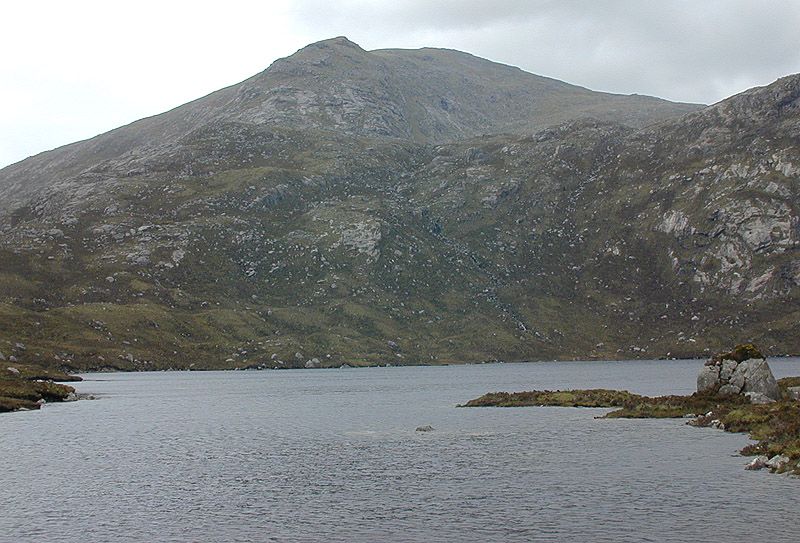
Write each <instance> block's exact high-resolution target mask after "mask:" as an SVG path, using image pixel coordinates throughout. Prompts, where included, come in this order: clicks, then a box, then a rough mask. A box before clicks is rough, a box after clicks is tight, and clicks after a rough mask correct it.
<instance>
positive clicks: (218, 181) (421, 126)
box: [0, 38, 800, 370]
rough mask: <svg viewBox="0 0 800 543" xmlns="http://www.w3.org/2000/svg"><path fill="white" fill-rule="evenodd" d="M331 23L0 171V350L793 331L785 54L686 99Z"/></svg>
mask: <svg viewBox="0 0 800 543" xmlns="http://www.w3.org/2000/svg"><path fill="white" fill-rule="evenodd" d="M345 40H346V38H334V39H332V40H325V41H323V42H318V43H316V44H311V45H309V46H307V47H305V48H303V49H301V50H300V51H298V52H297V53H295V54H294V55H292V56H290V57H287V58H286V59H281V60H278V61H276V62H275V63H273V64H272V65H271V66H270V67H269V68H267V69H266V70H265V71H263V72H261V73H259V74H256V75H255V76H253V77H251V78H249V79H247V80H245V81H244V82H242V83H240V84H237V85H233V86H230V87H227V88H225V89H222V90H220V91H217V92H215V93H212V94H210V95H208V96H206V97H203V98H201V99H198V100H195V101H194V102H190V103H189V104H185V105H184V106H180V107H178V108H175V109H173V110H170V111H169V112H166V113H164V114H161V115H158V116H155V117H150V118H147V119H143V120H141V121H137V122H136V123H133V124H131V125H127V126H126V127H122V128H120V129H117V130H114V131H111V132H109V133H106V134H103V135H101V136H98V137H96V138H93V139H91V140H87V141H84V142H79V143H76V144H72V145H70V146H66V147H63V148H60V149H57V150H54V151H50V152H48V153H45V154H43V155H39V156H37V157H32V158H30V159H27V160H25V161H23V162H21V163H18V164H15V165H12V166H9V167H7V168H4V169H2V170H0V234H1V235H0V262H3V265H2V267H0V324H2V327H0V330H2V332H0V353H2V354H3V355H4V356H11V355H13V356H15V357H16V358H18V359H20V360H22V359H25V360H26V361H28V362H35V363H40V364H45V365H56V366H60V367H65V368H71V369H137V370H142V369H164V368H170V367H172V368H188V367H194V368H198V369H199V368H235V367H239V368H246V367H258V368H267V367H269V368H285V367H318V366H339V365H342V364H348V365H375V364H387V363H390V364H421V363H434V364H441V363H459V362H481V361H491V360H541V359H554V358H631V357H637V358H640V357H667V356H702V355H703V354H704V353H705V352H706V351H717V350H720V348H722V347H724V346H726V345H729V344H731V343H735V342H737V341H741V340H742V339H750V340H753V341H757V342H758V343H759V344H760V345H763V346H764V347H765V349H768V350H769V351H770V352H771V353H778V352H780V353H794V354H796V353H798V352H800V344H799V343H798V334H797V333H796V322H798V318H800V307H798V299H800V296H799V295H800V259H798V256H797V255H798V253H797V251H798V249H799V248H800V222H799V221H798V217H799V216H800V213H798V209H797V202H798V184H799V183H800V145H799V143H800V128H799V127H800V113H798V102H797V97H798V96H799V95H800V90H799V89H800V76H791V77H787V78H782V79H781V80H779V81H777V82H776V83H773V84H772V85H769V86H767V87H763V88H759V89H752V90H750V91H746V92H744V93H742V94H740V95H737V96H734V97H731V98H730V99H728V100H725V101H723V102H720V103H718V104H715V105H713V106H709V107H705V108H702V109H699V108H698V107H696V106H692V105H681V104H671V103H669V102H665V101H662V100H658V99H652V98H643V97H630V96H628V97H625V96H619V95H606V94H602V93H593V92H592V91H588V90H586V89H582V88H580V87H574V86H572V85H568V84H566V83H563V82H557V81H555V80H549V79H547V78H540V77H539V76H534V75H532V74H526V73H525V72H522V71H521V70H519V69H516V68H511V67H508V66H503V65H499V64H496V63H491V62H489V61H485V60H482V59H478V58H477V57H471V56H469V55H467V54H462V53H458V52H453V51H450V50H441V49H420V50H410V51H409V50H391V49H390V50H377V51H365V50H363V49H361V48H360V47H358V46H357V45H355V44H352V42H349V41H345ZM19 345H22V346H23V347H19Z"/></svg>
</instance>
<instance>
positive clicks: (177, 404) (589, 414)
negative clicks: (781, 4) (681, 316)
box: [0, 359, 800, 543]
mask: <svg viewBox="0 0 800 543" xmlns="http://www.w3.org/2000/svg"><path fill="white" fill-rule="evenodd" d="M699 364H700V363H699V362H696V361H695V362H686V361H677V362H642V361H639V362H586V363H584V362H559V363H555V362H554V363H536V364H500V365H483V366H460V367H441V368H435V367H427V368H426V367H421V368H373V369H341V370H297V371H264V372H208V373H184V372H181V373H137V374H92V375H86V376H85V377H86V379H87V380H86V381H85V382H83V383H79V384H78V389H79V391H81V392H86V393H93V394H97V395H99V396H100V397H101V398H100V399H99V400H97V401H81V402H75V403H70V404H59V405H48V406H45V408H44V409H43V410H42V411H40V412H29V413H14V414H5V415H0V460H2V467H0V489H2V490H0V541H4V542H5V541H8V542H15V543H16V542H33V541H47V542H50V541H52V542H61V541H65V542H66V541H69V542H73V541H91V542H95V541H96V542H121V541H126V542H127V541H147V542H161V541H176V542H188V541H204V542H205V541H207V542H217V541H219V542H234V541H320V542H323V541H324V542H327V541H356V542H372V541H419V542H423V541H424V542H437V541H492V542H494V541H498V542H499V541H587V542H590V541H592V542H598V541H613V542H623V541H659V542H661V541H664V542H669V541H675V542H685V541H693V542H694V541H705V542H729V541H744V540H749V539H751V536H752V537H756V536H757V539H758V540H759V541H771V542H783V541H787V542H788V541H792V542H795V541H798V526H799V525H798V514H799V513H800V500H798V497H799V496H800V480H798V479H792V478H788V477H785V476H776V475H769V474H767V473H764V472H749V471H745V470H743V469H742V468H743V466H744V464H745V463H746V462H747V459H745V458H743V457H740V456H737V455H736V451H737V450H738V449H739V448H741V447H742V446H744V445H745V444H746V443H747V440H746V438H745V436H743V435H736V434H729V433H724V432H720V431H717V430H711V429H697V428H692V427H688V426H686V425H685V424H684V421H682V420H595V419H594V417H595V416H596V415H599V414H602V413H604V412H606V410H597V409H571V408H556V407H543V408H538V407H533V408H516V409H502V408H483V409H456V408H455V407H454V406H455V405H456V404H457V403H461V402H465V401H466V400H468V399H471V398H473V397H476V396H479V395H481V394H483V393H484V392H488V391H496V390H525V389H533V388H538V389H544V388H548V389H555V388H588V387H604V388H625V389H628V390H631V391H633V392H638V393H643V394H664V393H690V392H692V390H693V387H694V378H695V374H696V372H697V369H698V367H699ZM770 364H771V365H772V368H773V371H774V372H775V374H776V376H779V377H780V376H784V375H791V374H793V375H800V360H798V359H781V360H771V361H770ZM425 424H430V425H432V426H433V427H434V428H435V431H434V432H430V433H417V432H415V431H414V429H415V428H416V427H417V426H420V425H425Z"/></svg>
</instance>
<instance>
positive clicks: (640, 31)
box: [0, 0, 800, 167]
mask: <svg viewBox="0 0 800 543" xmlns="http://www.w3.org/2000/svg"><path fill="white" fill-rule="evenodd" d="M2 17H3V25H2V31H0V51H2V54H0V167H2V166H5V165H8V164H11V163H13V162H16V161H19V160H22V159H23V158H25V157H27V156H29V155H33V154H36V153H39V152H41V151H45V150H48V149H52V148H54V147H57V146H59V145H63V144H66V143H70V142H72V141H76V140H79V139H85V138H88V137H91V136H94V135H96V134H98V133H101V132H105V131H107V130H110V129H112V128H115V127H117V126H120V125H122V124H127V123H129V122H132V121H134V120H136V119H139V118H141V117H145V116H149V115H154V114H157V113H160V112H162V111H165V110H167V109H170V108H172V107H175V106H178V105H180V104H182V103H185V102H187V101H189V100H192V99H194V98H198V97H200V96H203V95H205V94H208V93H209V92H212V91H214V90H217V89H219V88H221V87H224V86H228V85H231V84H233V83H237V82H239V81H241V80H243V79H246V78H247V77H249V76H251V75H253V74H255V73H257V72H259V71H261V70H263V69H264V68H266V67H267V66H268V65H269V64H270V63H271V62H272V61H273V60H275V59H276V58H280V57H283V56H287V55H290V54H292V53H293V52H294V51H296V50H297V49H299V48H301V47H303V46H304V45H306V44H308V43H311V42H314V41H319V40H321V39H325V38H330V37H334V36H340V35H344V36H347V37H348V38H350V39H351V40H353V41H355V42H356V43H358V44H360V45H361V46H362V47H364V48H365V49H379V48H392V47H398V48H417V47H425V46H433V47H447V48H452V49H459V50H462V51H467V52H470V53H473V54H475V55H478V56H481V57H485V58H489V59H491V60H494V61H497V62H502V63H505V64H512V65H515V66H519V67H520V68H522V69H524V70H526V71H529V72H533V73H536V74H541V75H546V76H549V77H555V78H557V79H562V80H564V81H568V82H570V83H574V84H578V85H583V86H586V87H589V88H591V89H595V90H603V91H610V92H619V93H626V94H627V93H639V94H650V95H654V96H660V97H662V98H667V99H670V100H678V101H690V102H702V103H713V102H716V101H718V100H720V99H722V98H725V97H727V96H729V95H732V94H735V93H737V92H739V91H742V90H744V89H746V88H749V87H752V86H756V85H764V84H768V83H770V82H772V81H773V80H775V79H776V78H778V77H780V76H782V75H787V74H790V73H796V72H800V1H798V0H785V1H783V0H769V1H763V0H759V1H757V0H752V1H747V0H707V1H704V0H607V1H603V0H552V1H548V0H440V1H437V0H373V1H367V0H295V1H289V0H277V1H266V0H261V1H245V0H225V1H216V2H207V1H204V0H194V1H191V2H182V1H170V0H158V1H154V0H137V1H136V2H114V1H110V0H103V1H96V0H74V1H70V0H52V1H50V0H25V1H24V2H23V1H20V0H14V1H13V2H12V1H9V2H4V4H3V9H2Z"/></svg>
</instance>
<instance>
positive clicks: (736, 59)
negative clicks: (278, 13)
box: [296, 0, 800, 103]
mask: <svg viewBox="0 0 800 543" xmlns="http://www.w3.org/2000/svg"><path fill="white" fill-rule="evenodd" d="M296 15H297V17H298V18H299V19H301V20H302V23H303V26H304V28H305V29H307V30H309V31H313V32H314V33H316V34H319V35H320V36H328V35H334V34H347V35H348V36H349V37H350V38H351V39H354V40H355V41H359V42H361V45H363V46H365V47H368V48H383V47H403V46H422V45H435V46H445V47H451V48H455V49H463V50H466V51H468V52H471V53H473V54H476V55H478V56H485V57H488V58H491V59H493V60H498V61H501V62H505V63H509V64H514V65H517V66H520V67H521V68H523V69H525V70H527V71H531V72H534V73H539V74H542V75H547V76H551V77H556V78H559V79H565V80H567V81H570V82H572V83H576V84H581V85H584V86H588V87H590V88H594V89H597V90H608V91H613V92H622V93H633V92H638V93H643V94H653V95H656V96H661V97H665V98H669V99H673V100H684V101H696V102H706V103H709V102H714V101H717V100H719V99H722V98H724V97H726V96H728V95H730V94H734V93H736V92H738V91H741V90H744V89H745V88H746V87H750V86H754V85H759V84H767V83H769V82H771V81H772V80H774V79H776V78H777V77H779V76H781V75H786V74H789V73H793V72H797V71H800V32H798V31H797V29H798V28H800V3H798V2H795V1H774V2H769V3H764V2H755V1H746V0H730V1H725V0H711V1H706V2H698V1H696V0H679V1H672V2H663V1H652V0H619V1H615V2H597V1H594V0H590V1H578V0H572V1H515V0H505V1H504V0H498V1H493V2H486V1H479V0H448V1H441V2H431V1H424V0H412V1H407V2H400V1H393V2H363V1H356V0H343V1H341V2H337V3H328V2H320V1H316V0H313V1H307V2H304V3H302V4H301V5H300V7H298V8H297V11H296ZM409 44H413V45H409Z"/></svg>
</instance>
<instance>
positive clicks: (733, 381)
mask: <svg viewBox="0 0 800 543" xmlns="http://www.w3.org/2000/svg"><path fill="white" fill-rule="evenodd" d="M750 356H753V358H750ZM707 390H713V391H716V393H717V395H719V396H731V395H735V394H743V395H745V396H747V397H748V398H750V401H751V402H752V403H769V402H774V401H776V400H779V399H780V397H781V393H780V389H779V388H778V382H777V381H776V380H775V376H774V375H772V370H771V369H770V367H769V364H767V361H766V360H765V359H764V358H763V356H762V355H761V353H760V352H759V351H758V350H757V349H756V348H755V347H753V346H752V345H750V344H747V345H738V346H737V347H736V348H735V349H734V350H733V351H731V352H728V353H721V354H719V355H717V356H715V357H713V358H711V359H710V360H709V361H708V362H706V363H705V365H704V366H703V367H702V368H701V369H700V373H699V374H698V376H697V391H698V392H705V391H707Z"/></svg>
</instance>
